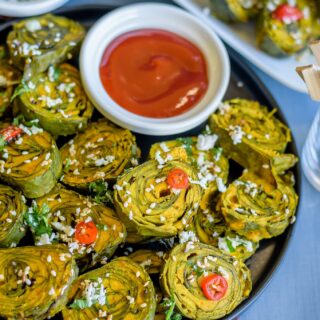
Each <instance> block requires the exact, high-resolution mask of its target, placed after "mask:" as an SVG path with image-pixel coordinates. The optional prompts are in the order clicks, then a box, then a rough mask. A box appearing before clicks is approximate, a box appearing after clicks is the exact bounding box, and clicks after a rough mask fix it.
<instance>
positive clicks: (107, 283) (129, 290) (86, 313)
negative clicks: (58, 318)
mask: <svg viewBox="0 0 320 320" xmlns="http://www.w3.org/2000/svg"><path fill="white" fill-rule="evenodd" d="M99 279H100V280H99ZM90 281H91V282H92V281H93V282H94V281H98V282H99V283H100V284H101V285H102V286H103V288H104V289H105V290H104V291H105V301H106V303H105V304H99V303H95V304H93V305H92V306H90V307H87V308H83V309H81V310H77V309H72V308H71V307H70V306H69V307H67V308H65V309H64V310H63V312H62V314H63V319H66V320H76V319H79V320H80V319H82V320H86V319H87V320H89V319H90V320H91V319H95V318H98V317H99V315H101V314H104V317H107V316H110V318H111V316H112V320H153V318H154V314H155V309H156V298H155V291H154V287H153V284H152V281H151V279H150V277H149V275H148V274H147V272H146V271H145V270H144V269H143V268H142V267H140V266H139V265H138V264H136V263H135V262H133V261H132V260H131V259H129V258H126V257H121V258H117V259H114V260H112V261H111V262H110V263H108V264H107V265H105V266H103V267H102V268H100V269H96V270H93V271H91V272H88V273H86V274H84V275H82V276H80V277H79V278H78V279H77V280H76V281H75V282H74V284H73V285H72V288H71V291H70V294H69V301H70V302H75V301H76V300H77V299H81V298H82V297H83V289H82V288H83V285H84V284H86V282H87V285H88V284H89V285H90ZM99 312H100V313H99Z"/></svg>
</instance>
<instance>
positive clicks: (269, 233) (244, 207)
mask: <svg viewBox="0 0 320 320" xmlns="http://www.w3.org/2000/svg"><path fill="white" fill-rule="evenodd" d="M297 203H298V196H297V194H296V192H295V190H294V188H293V186H292V185H290V184H288V183H287V182H286V181H285V180H284V178H283V177H280V176H275V180H274V183H270V182H268V181H267V180H265V179H261V178H260V177H259V176H257V175H255V174H253V173H251V172H246V173H244V174H243V175H242V176H241V177H240V178H239V179H237V180H235V181H234V182H233V183H232V184H230V185H229V187H228V189H227V191H226V192H225V193H223V194H222V196H221V201H220V206H221V212H222V214H223V216H224V218H225V220H226V222H227V224H228V226H229V228H230V229H231V230H233V231H235V232H236V233H238V234H239V235H243V236H245V237H246V238H247V239H249V240H251V241H255V242H258V241H260V240H262V239H266V238H271V237H276V236H278V235H280V234H281V233H283V232H284V231H285V229H286V228H287V227H288V226H289V224H290V222H291V221H292V219H294V215H295V211H296V207H297Z"/></svg>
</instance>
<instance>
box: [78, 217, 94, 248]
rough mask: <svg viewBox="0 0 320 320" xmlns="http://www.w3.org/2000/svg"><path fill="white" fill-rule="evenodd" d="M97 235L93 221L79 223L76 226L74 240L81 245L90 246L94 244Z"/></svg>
mask: <svg viewBox="0 0 320 320" xmlns="http://www.w3.org/2000/svg"><path fill="white" fill-rule="evenodd" d="M97 235H98V229H97V227H96V225H95V224H94V222H93V221H89V222H84V221H82V222H79V223H78V224H77V225H76V231H75V235H74V237H75V239H76V240H77V241H79V242H80V243H81V244H91V243H93V242H95V240H96V238H97Z"/></svg>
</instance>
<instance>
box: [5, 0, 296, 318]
mask: <svg viewBox="0 0 320 320" xmlns="http://www.w3.org/2000/svg"><path fill="white" fill-rule="evenodd" d="M173 1H175V0H173ZM173 5H175V4H173ZM118 7H119V5H115V4H85V5H78V6H77V5H75V6H69V7H66V8H59V9H58V10H55V11H54V12H53V13H55V14H60V15H63V14H72V13H76V12H79V11H94V10H96V11H97V10H103V11H107V10H114V9H116V8H118ZM19 20H21V18H17V19H12V20H10V21H7V22H5V23H2V24H0V34H1V33H2V32H3V31H4V30H5V29H6V28H9V27H10V26H11V25H12V24H14V23H15V22H16V21H19ZM75 20H77V19H75ZM77 21H78V20H77ZM79 21H80V20H79ZM227 50H228V53H229V56H230V61H231V70H232V62H233V61H235V62H236V63H237V65H238V67H239V68H240V69H242V70H244V72H245V73H246V74H247V75H248V76H249V78H250V80H251V82H252V83H253V84H254V86H255V87H256V88H258V89H259V91H260V92H261V93H262V94H263V96H264V97H265V98H266V100H267V101H268V105H269V106H268V108H271V107H273V108H276V109H277V115H278V117H279V119H280V120H281V121H282V122H284V124H285V125H287V126H288V127H289V129H290V126H289V124H288V121H287V118H286V116H285V114H284V111H283V110H282V109H281V107H280V105H279V104H278V102H277V101H276V99H275V98H274V96H273V95H272V94H271V92H270V91H269V89H268V88H267V87H266V85H265V84H264V83H263V82H262V80H261V79H260V78H259V76H258V75H257V74H256V72H255V71H254V70H253V69H252V67H251V66H250V65H249V63H248V62H247V61H246V60H245V59H244V58H243V57H242V56H241V55H240V54H239V53H237V52H236V51H235V50H234V49H233V48H230V47H229V46H227ZM231 73H232V72H231ZM290 130H291V129H290ZM290 148H291V149H292V151H293V153H294V154H295V155H296V156H299V152H298V148H297V144H296V139H295V137H294V136H293V135H292V141H291V142H290ZM293 170H294V171H295V179H296V184H295V190H296V192H297V195H298V196H299V201H298V205H297V209H296V222H295V223H294V224H290V225H289V226H288V228H287V229H286V231H285V234H282V235H280V236H279V237H281V236H283V237H284V239H283V243H282V246H281V250H280V251H279V252H278V253H277V255H276V256H275V257H274V258H273V259H274V261H272V264H271V267H270V268H269V269H268V270H267V271H266V272H264V274H265V276H264V277H263V279H262V280H261V281H260V282H259V283H257V285H256V287H255V289H254V293H253V295H250V296H249V297H248V298H247V299H246V300H244V301H243V302H242V303H241V304H240V305H239V306H238V307H237V308H236V309H235V310H233V311H232V312H231V313H230V314H228V315H226V316H225V317H223V318H220V320H235V318H236V317H238V316H239V315H240V314H242V313H243V312H244V311H245V310H246V309H248V308H249V307H250V306H251V305H252V304H253V303H254V302H255V301H256V300H257V299H258V298H259V297H260V296H261V295H262V293H263V292H264V290H266V288H267V287H268V286H269V285H270V283H271V281H272V279H273V278H274V275H275V274H276V273H277V272H278V271H279V269H280V266H281V264H282V263H283V261H284V260H285V258H286V256H287V252H288V249H289V247H290V245H291V244H292V238H293V236H294V234H295V232H296V229H297V228H296V224H297V223H298V221H299V217H300V215H301V213H300V211H301V195H302V169H301V164H300V162H298V163H297V164H296V165H295V167H294V168H293Z"/></svg>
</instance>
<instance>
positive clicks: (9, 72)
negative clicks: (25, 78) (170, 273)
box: [0, 58, 20, 118]
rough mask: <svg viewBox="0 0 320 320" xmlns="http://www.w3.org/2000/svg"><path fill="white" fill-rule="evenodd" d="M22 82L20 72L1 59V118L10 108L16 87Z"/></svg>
mask: <svg viewBox="0 0 320 320" xmlns="http://www.w3.org/2000/svg"><path fill="white" fill-rule="evenodd" d="M19 81H20V72H19V71H18V70H17V69H16V68H14V66H12V65H11V64H10V63H9V61H8V60H6V59H1V58H0V118H1V117H2V116H4V115H5V114H6V113H7V111H8V109H9V106H10V100H11V97H12V94H13V92H14V88H15V85H16V84H17V83H19Z"/></svg>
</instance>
